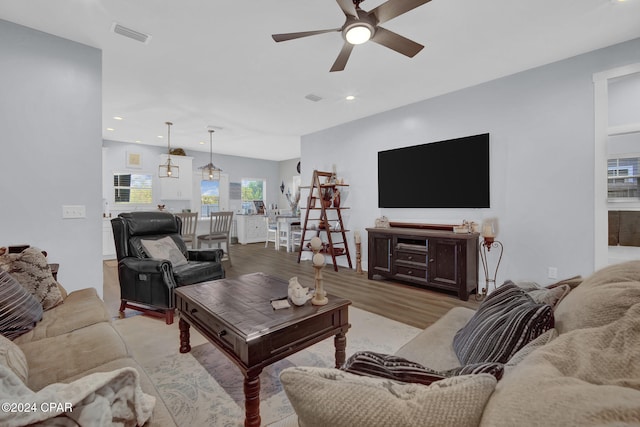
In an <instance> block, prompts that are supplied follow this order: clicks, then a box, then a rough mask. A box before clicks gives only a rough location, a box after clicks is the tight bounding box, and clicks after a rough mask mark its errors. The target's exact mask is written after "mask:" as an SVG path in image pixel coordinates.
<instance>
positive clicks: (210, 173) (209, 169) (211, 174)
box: [198, 129, 222, 181]
mask: <svg viewBox="0 0 640 427" xmlns="http://www.w3.org/2000/svg"><path fill="white" fill-rule="evenodd" d="M213 132H214V130H213V129H209V164H207V165H204V166H202V167H200V168H198V169H202V180H203V181H216V180H220V172H222V169H218V168H217V167H216V166H215V165H214V164H213Z"/></svg>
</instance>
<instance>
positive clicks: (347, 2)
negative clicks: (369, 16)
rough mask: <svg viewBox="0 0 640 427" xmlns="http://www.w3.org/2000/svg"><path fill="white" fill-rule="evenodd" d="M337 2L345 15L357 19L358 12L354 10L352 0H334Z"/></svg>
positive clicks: (354, 6)
mask: <svg viewBox="0 0 640 427" xmlns="http://www.w3.org/2000/svg"><path fill="white" fill-rule="evenodd" d="M336 1H337V2H338V6H340V9H342V11H343V12H344V14H345V15H347V16H352V17H354V18H356V19H358V12H357V11H356V5H355V4H353V0H336Z"/></svg>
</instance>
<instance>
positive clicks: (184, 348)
mask: <svg viewBox="0 0 640 427" xmlns="http://www.w3.org/2000/svg"><path fill="white" fill-rule="evenodd" d="M189 327H190V325H189V323H187V322H186V321H185V320H184V319H183V318H182V317H181V318H180V321H179V322H178V328H180V353H189V352H190V351H191V344H189V338H190V335H189Z"/></svg>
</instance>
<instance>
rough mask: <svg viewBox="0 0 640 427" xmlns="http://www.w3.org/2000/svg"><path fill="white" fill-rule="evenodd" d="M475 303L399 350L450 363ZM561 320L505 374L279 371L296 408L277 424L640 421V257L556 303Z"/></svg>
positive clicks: (437, 364)
mask: <svg viewBox="0 0 640 427" xmlns="http://www.w3.org/2000/svg"><path fill="white" fill-rule="evenodd" d="M473 315H474V311H472V310H470V309H467V308H454V309H452V310H451V311H449V312H448V313H447V314H446V315H445V316H443V317H442V318H441V319H439V320H438V321H437V322H436V323H434V324H433V325H431V326H430V327H428V328H427V329H425V330H424V331H423V332H421V333H420V334H419V335H417V336H416V337H415V338H414V339H412V340H411V341H410V342H408V343H407V344H406V345H404V346H403V347H402V348H400V349H399V350H398V352H397V353H396V355H398V356H401V357H403V358H405V359H408V360H410V361H415V362H418V363H420V364H422V365H423V366H425V367H428V368H431V369H434V370H438V371H446V370H448V369H452V368H455V367H458V366H460V365H461V362H460V361H459V360H458V357H457V356H456V352H455V351H454V347H453V345H452V343H453V341H454V336H455V334H456V332H457V331H458V330H460V329H461V328H462V327H463V326H465V325H466V324H467V322H469V320H470V319H471V318H472V316H473ZM554 317H555V328H554V329H550V330H548V331H547V332H545V333H543V334H542V335H540V336H539V337H538V338H537V339H534V340H533V341H532V342H530V343H529V344H527V345H526V346H525V347H524V348H522V349H521V350H519V351H518V352H517V353H516V354H515V355H514V356H513V357H511V359H510V360H509V361H508V362H507V363H506V364H505V365H504V374H503V376H502V378H501V379H500V380H499V381H496V379H495V378H494V377H492V376H491V375H488V374H477V375H465V376H457V377H452V378H448V379H445V380H442V381H437V382H434V383H432V384H431V385H429V386H426V385H422V384H409V383H398V382H394V381H390V380H388V379H383V378H371V377H367V376H359V375H353V374H350V373H348V372H344V371H341V370H337V369H330V368H304V367H295V368H287V369H285V370H283V372H282V374H281V381H282V383H283V386H284V388H285V391H286V392H287V395H288V396H289V399H290V401H291V402H292V405H293V407H294V409H295V410H296V412H297V418H298V419H296V416H293V417H289V418H287V419H285V420H283V421H281V422H279V423H276V424H275V425H277V426H293V425H298V422H299V425H300V426H304V427H310V426H322V425H333V426H349V427H358V426H367V427H372V426H385V427H389V426H403V427H407V426H413V425H415V426H449V425H456V426H477V425H480V426H486V427H500V426H505V427H512V426H544V427H549V426H563V427H564V426H596V425H597V426H603V425H610V426H614V425H615V426H639V425H640V261H633V262H627V263H623V264H619V265H614V266H609V267H606V268H604V269H602V270H600V271H598V272H596V273H594V274H593V275H591V276H590V277H588V278H586V279H585V280H584V281H582V282H581V283H580V284H579V285H578V286H577V287H575V288H573V290H571V292H569V293H568V294H567V295H566V296H564V298H562V299H561V300H560V302H559V303H558V304H557V306H555V308H554Z"/></svg>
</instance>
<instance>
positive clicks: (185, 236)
mask: <svg viewBox="0 0 640 427" xmlns="http://www.w3.org/2000/svg"><path fill="white" fill-rule="evenodd" d="M176 216H179V217H180V219H181V220H182V229H181V230H180V237H182V240H184V243H185V244H187V245H189V244H190V245H191V249H195V248H196V245H197V242H196V228H197V226H198V213H197V212H181V213H177V214H176Z"/></svg>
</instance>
